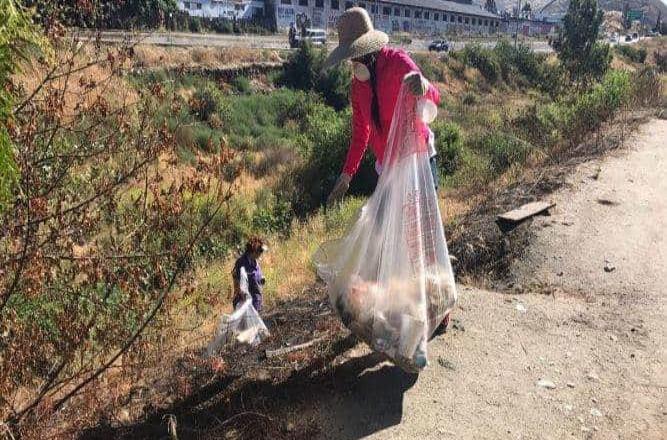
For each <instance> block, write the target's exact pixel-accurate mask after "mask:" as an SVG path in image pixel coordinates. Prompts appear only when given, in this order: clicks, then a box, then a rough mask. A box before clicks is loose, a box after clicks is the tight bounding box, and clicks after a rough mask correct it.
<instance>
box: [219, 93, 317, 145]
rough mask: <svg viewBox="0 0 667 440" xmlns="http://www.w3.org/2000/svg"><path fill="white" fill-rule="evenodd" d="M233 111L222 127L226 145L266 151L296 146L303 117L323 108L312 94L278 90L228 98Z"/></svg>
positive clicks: (304, 118)
mask: <svg viewBox="0 0 667 440" xmlns="http://www.w3.org/2000/svg"><path fill="white" fill-rule="evenodd" d="M228 101H229V104H230V105H231V107H232V108H233V111H231V112H230V114H229V119H228V122H227V124H226V125H225V127H224V132H225V133H226V134H228V138H229V143H230V144H231V146H232V147H235V148H238V149H266V148H272V147H276V146H291V147H294V145H297V144H299V139H300V138H301V137H302V136H303V135H302V131H303V124H304V123H305V120H306V115H307V114H308V112H309V111H310V109H311V108H312V107H314V106H322V105H323V104H322V103H321V102H319V99H318V97H317V96H316V95H314V94H306V93H303V92H297V91H294V90H288V89H283V90H277V91H275V92H273V93H271V94H267V95H263V94H262V95H260V94H252V95H241V96H232V97H228Z"/></svg>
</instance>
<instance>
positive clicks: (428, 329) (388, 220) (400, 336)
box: [314, 87, 457, 371]
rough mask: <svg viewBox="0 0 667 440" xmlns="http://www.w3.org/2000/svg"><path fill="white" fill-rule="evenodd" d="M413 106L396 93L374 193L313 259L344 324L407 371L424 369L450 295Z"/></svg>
mask: <svg viewBox="0 0 667 440" xmlns="http://www.w3.org/2000/svg"><path fill="white" fill-rule="evenodd" d="M416 101H417V100H416V98H415V97H414V96H413V95H412V94H411V93H410V92H409V91H408V90H406V88H405V87H403V88H402V89H401V92H400V94H399V97H398V100H397V104H396V109H395V111H394V116H393V119H392V125H391V129H390V132H389V140H388V143H387V148H386V150H385V157H384V163H383V171H382V174H381V175H380V178H379V181H378V184H377V188H376V189H375V192H374V193H373V195H372V196H371V197H370V198H369V199H368V201H367V202H366V204H365V205H364V206H363V207H362V208H361V209H360V211H359V213H358V216H357V218H356V220H355V221H354V222H353V224H352V225H351V226H350V228H349V230H348V231H347V232H346V235H345V236H344V237H343V238H342V239H340V240H337V241H335V242H331V243H326V244H324V245H323V246H322V247H321V248H320V249H319V250H318V252H317V253H316V255H315V257H314V262H315V266H316V268H317V272H318V275H319V276H320V278H322V280H324V282H325V283H326V284H327V288H328V292H329V298H330V301H331V303H332V305H333V307H334V308H335V309H336V310H337V312H338V314H339V315H340V317H341V319H342V321H343V323H344V324H345V325H346V326H347V327H348V328H349V329H350V330H351V331H352V332H353V333H355V334H356V335H357V336H359V337H360V338H362V339H363V340H364V341H365V342H366V343H368V344H369V345H370V346H371V348H373V349H374V350H376V351H379V352H382V353H384V354H386V355H387V356H389V357H390V358H391V359H392V360H393V361H394V362H395V363H396V364H397V365H399V366H400V367H402V368H404V369H406V370H408V371H418V370H419V369H422V368H424V367H425V366H426V365H427V341H428V339H429V337H430V336H431V335H432V334H433V332H434V331H435V330H436V328H437V327H438V326H439V324H440V323H441V322H442V320H443V319H444V317H445V315H446V314H447V313H449V312H450V311H451V309H452V308H453V307H454V304H455V303H456V297H457V294H456V285H455V282H454V274H453V271H452V267H451V263H450V260H449V254H448V251H447V243H446V241H445V234H444V230H443V226H442V219H441V216H440V209H439V207H438V198H437V193H436V191H435V188H434V184H433V176H432V174H431V169H430V164H429V149H428V144H427V140H426V139H425V138H424V132H425V127H424V123H425V122H424V119H423V118H424V115H423V114H422V113H423V109H424V106H423V105H419V106H417V102H416ZM429 119H430V118H429Z"/></svg>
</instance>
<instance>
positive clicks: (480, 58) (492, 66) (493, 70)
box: [460, 44, 500, 83]
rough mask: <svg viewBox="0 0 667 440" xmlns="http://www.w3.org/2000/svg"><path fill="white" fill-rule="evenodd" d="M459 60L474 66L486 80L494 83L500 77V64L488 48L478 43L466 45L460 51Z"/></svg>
mask: <svg viewBox="0 0 667 440" xmlns="http://www.w3.org/2000/svg"><path fill="white" fill-rule="evenodd" d="M460 57H461V60H462V61H463V62H464V63H465V64H467V65H468V66H470V67H474V68H476V69H477V70H479V72H480V73H481V74H482V76H483V77H484V78H486V80H487V81H489V82H491V83H495V82H496V81H498V78H499V77H500V65H499V64H498V61H497V60H496V57H495V56H494V53H493V51H492V50H490V49H486V48H483V47H482V46H481V45H479V44H473V45H468V46H466V47H465V49H463V51H462V52H461V55H460Z"/></svg>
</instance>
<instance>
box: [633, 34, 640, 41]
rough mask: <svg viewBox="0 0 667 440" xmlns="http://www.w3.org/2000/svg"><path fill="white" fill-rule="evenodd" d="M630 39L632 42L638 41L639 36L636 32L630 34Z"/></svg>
mask: <svg viewBox="0 0 667 440" xmlns="http://www.w3.org/2000/svg"><path fill="white" fill-rule="evenodd" d="M632 39H633V40H639V34H638V33H637V32H635V33H633V34H632Z"/></svg>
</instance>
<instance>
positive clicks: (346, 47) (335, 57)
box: [323, 8, 389, 69]
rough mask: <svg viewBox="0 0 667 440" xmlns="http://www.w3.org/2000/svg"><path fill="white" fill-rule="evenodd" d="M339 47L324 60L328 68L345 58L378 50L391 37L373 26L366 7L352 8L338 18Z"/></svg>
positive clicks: (357, 56)
mask: <svg viewBox="0 0 667 440" xmlns="http://www.w3.org/2000/svg"><path fill="white" fill-rule="evenodd" d="M337 27H338V47H336V48H335V49H334V50H333V51H331V53H330V54H329V56H328V57H327V59H326V60H325V61H324V66H323V69H328V68H329V67H332V66H334V65H336V64H338V63H340V62H341V61H343V60H346V59H350V58H359V57H363V56H364V55H368V54H369V53H373V52H377V51H378V50H380V49H382V48H383V47H384V46H386V44H387V43H388V42H389V37H388V36H387V34H385V33H384V32H382V31H378V30H375V29H374V28H373V22H372V21H371V17H369V15H368V12H366V10H365V9H364V8H350V9H348V10H347V11H345V12H344V13H343V15H341V16H340V18H339V19H338V25H337Z"/></svg>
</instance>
